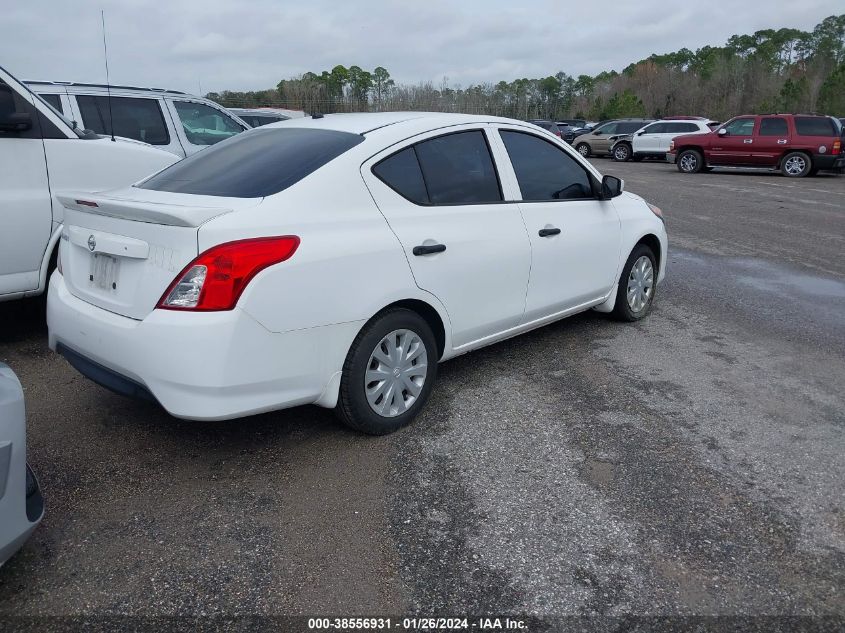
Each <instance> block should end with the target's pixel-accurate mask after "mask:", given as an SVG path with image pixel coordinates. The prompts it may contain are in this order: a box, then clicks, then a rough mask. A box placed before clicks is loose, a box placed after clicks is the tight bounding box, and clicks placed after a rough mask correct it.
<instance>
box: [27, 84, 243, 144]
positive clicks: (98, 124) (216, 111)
mask: <svg viewBox="0 0 845 633" xmlns="http://www.w3.org/2000/svg"><path fill="white" fill-rule="evenodd" d="M24 83H25V84H26V85H27V86H29V88H30V89H32V91H33V92H35V93H36V94H38V96H39V97H41V98H42V99H44V100H45V101H47V103H49V104H50V105H51V106H53V107H54V108H55V109H56V110H58V111H59V112H61V113H62V114H63V115H64V116H65V117H67V118H68V119H72V120H73V121H78V122H79V125H80V127H82V128H86V129H89V130H92V131H94V132H96V133H97V134H111V133H112V127H111V124H110V121H111V116H112V115H113V116H114V134H115V135H117V136H122V137H125V138H131V139H135V140H136V141H142V142H144V143H149V144H150V145H154V146H156V147H158V148H159V149H163V150H166V151H168V152H170V153H172V154H176V155H177V156H179V157H180V158H184V157H185V156H190V155H191V154H193V153H195V152H198V151H200V150H201V149H204V148H206V147H208V146H209V145H214V144H215V143H217V142H219V141H222V140H223V139H227V138H229V137H230V136H234V135H235V134H239V133H240V132H243V131H244V130H246V129H248V128H249V125H247V124H246V123H244V121H242V120H241V119H240V118H238V117H237V116H235V115H234V114H232V113H231V112H229V111H228V110H226V109H225V108H223V107H221V106H219V105H217V104H216V103H214V102H213V101H209V100H208V99H203V98H202V97H195V96H192V95H189V94H185V93H184V92H178V91H176V90H164V89H162V88H136V87H133V86H109V87H107V86H105V85H101V84H85V83H74V82H67V81H64V82H63V81H25V82H24ZM109 93H111V94H109ZM109 99H111V103H109ZM109 113H111V115H110V114H109Z"/></svg>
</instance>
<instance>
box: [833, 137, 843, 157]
mask: <svg viewBox="0 0 845 633" xmlns="http://www.w3.org/2000/svg"><path fill="white" fill-rule="evenodd" d="M841 150H842V141H841V140H840V139H836V140H835V141H833V153H834V154H838V153H839V152H840V151H841Z"/></svg>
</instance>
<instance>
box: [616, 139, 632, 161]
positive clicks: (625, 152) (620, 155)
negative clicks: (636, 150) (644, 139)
mask: <svg viewBox="0 0 845 633" xmlns="http://www.w3.org/2000/svg"><path fill="white" fill-rule="evenodd" d="M632 153H633V152H632V151H631V146H630V145H628V144H627V143H620V144H619V145H617V146H616V147H614V148H613V160H615V161H619V162H621V163H624V162H625V161H629V160H631V154H632Z"/></svg>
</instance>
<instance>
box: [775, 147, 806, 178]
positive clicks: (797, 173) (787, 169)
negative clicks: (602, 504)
mask: <svg viewBox="0 0 845 633" xmlns="http://www.w3.org/2000/svg"><path fill="white" fill-rule="evenodd" d="M812 169H813V161H812V160H810V157H809V156H807V155H806V154H805V153H804V152H790V153H789V154H787V155H786V156H784V157H783V160H781V161H780V173H782V174H783V175H784V176H787V177H789V178H803V177H804V176H807V175H809V174H810V171H811V170H812Z"/></svg>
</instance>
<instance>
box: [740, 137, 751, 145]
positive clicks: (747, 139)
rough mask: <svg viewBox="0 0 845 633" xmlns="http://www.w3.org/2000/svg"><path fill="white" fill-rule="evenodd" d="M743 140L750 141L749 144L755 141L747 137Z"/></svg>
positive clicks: (744, 141)
mask: <svg viewBox="0 0 845 633" xmlns="http://www.w3.org/2000/svg"><path fill="white" fill-rule="evenodd" d="M742 142H743V143H748V144H751V143H753V142H754V139H751V138H746V139H743V141H742Z"/></svg>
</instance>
